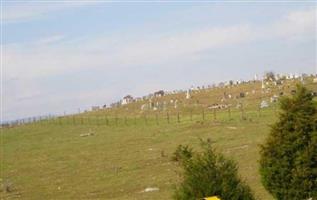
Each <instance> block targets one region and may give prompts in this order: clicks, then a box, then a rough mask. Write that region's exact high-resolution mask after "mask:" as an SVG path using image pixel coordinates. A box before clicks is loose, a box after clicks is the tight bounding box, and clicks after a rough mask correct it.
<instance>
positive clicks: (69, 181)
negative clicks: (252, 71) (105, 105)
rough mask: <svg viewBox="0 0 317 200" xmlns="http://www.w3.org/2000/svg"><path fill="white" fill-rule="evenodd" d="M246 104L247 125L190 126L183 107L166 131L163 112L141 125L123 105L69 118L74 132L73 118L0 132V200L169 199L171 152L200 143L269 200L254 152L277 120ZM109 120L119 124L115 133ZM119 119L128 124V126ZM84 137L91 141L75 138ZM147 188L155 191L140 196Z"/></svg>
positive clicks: (196, 119) (174, 168)
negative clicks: (227, 161) (227, 159)
mask: <svg viewBox="0 0 317 200" xmlns="http://www.w3.org/2000/svg"><path fill="white" fill-rule="evenodd" d="M313 86H314V85H313ZM243 87H247V86H243ZM250 87H255V86H254V85H251V86H250ZM234 89H235V90H238V89H237V88H234ZM240 89H241V88H240ZM246 90H250V88H247V89H246ZM221 93H222V91H221V90H219V91H218V92H216V94H218V95H221ZM199 95H201V96H200V97H196V98H201V99H206V100H204V101H206V102H207V99H208V98H212V97H215V94H214V93H213V92H206V94H205V96H206V97H205V96H204V95H203V94H199ZM208 95H209V97H208ZM164 98H166V99H168V98H175V97H164ZM252 98H253V97H251V96H250V97H248V98H246V99H245V100H244V101H245V105H248V107H246V110H245V112H246V113H245V115H246V120H242V119H241V113H240V112H239V110H234V109H233V110H232V113H231V119H230V118H229V116H228V112H227V111H223V112H218V113H217V116H216V117H217V119H216V120H214V116H213V113H212V112H208V111H206V114H205V120H204V121H203V120H202V116H201V112H200V111H201V110H199V109H200V108H199V109H198V108H197V109H196V110H195V112H194V114H193V119H192V120H191V119H190V117H189V115H188V112H187V111H186V107H185V106H184V107H182V109H180V111H181V118H180V119H181V120H180V123H178V122H177V118H176V112H175V111H174V113H173V111H172V110H170V113H171V118H170V123H167V120H166V115H165V113H163V112H161V113H160V114H159V115H158V116H159V118H158V123H157V121H156V113H154V112H152V113H151V112H147V113H146V114H147V115H148V119H147V123H145V121H144V118H143V115H144V113H140V112H139V110H137V108H138V107H137V106H136V105H128V106H126V107H124V108H118V109H111V110H107V111H100V112H89V113H85V114H82V115H78V116H75V117H77V118H76V119H77V121H75V123H74V124H73V123H72V118H69V119H66V118H63V119H62V122H63V123H62V125H60V124H59V123H58V122H56V121H55V122H54V121H52V122H40V123H33V124H28V125H22V126H19V127H14V128H6V129H2V130H1V140H2V141H3V144H4V145H3V147H1V151H2V155H3V157H1V170H2V172H1V177H0V178H1V183H2V184H3V185H6V184H8V183H10V185H11V186H10V189H11V190H12V191H10V192H7V191H5V189H3V188H2V189H1V191H0V196H1V199H171V197H172V194H173V187H174V186H175V184H177V183H178V182H179V181H181V176H180V172H181V170H180V168H179V166H178V165H177V164H176V163H174V162H172V161H171V157H172V154H173V152H174V151H175V149H176V147H177V146H178V145H179V144H190V145H192V146H194V147H198V143H199V138H203V139H206V138H210V139H211V140H212V141H213V144H214V146H215V147H216V148H217V150H218V151H219V152H222V153H224V154H225V155H226V156H227V157H230V158H232V159H234V160H235V161H237V162H238V165H239V173H240V176H241V177H242V178H243V179H244V180H245V181H246V182H247V183H248V184H249V185H250V186H251V188H252V189H253V191H254V192H255V195H256V197H257V198H258V199H263V200H270V199H272V197H271V196H270V195H269V194H268V193H267V192H266V191H265V190H264V188H263V186H262V184H261V182H260V177H259V173H258V160H259V144H261V143H263V141H264V139H265V138H266V136H267V135H268V133H269V126H268V125H269V124H272V123H274V122H275V121H276V119H277V118H276V116H277V115H276V110H275V107H272V106H271V107H270V108H268V109H265V110H263V111H262V112H261V115H259V113H258V110H257V109H256V106H254V105H256V104H258V103H259V101H257V102H255V100H252ZM254 99H258V97H254ZM185 103H186V102H184V104H185ZM139 104H142V103H139ZM190 105H191V104H190ZM203 105H205V104H203ZM133 106H134V107H133ZM202 107H203V106H202ZM126 108H129V109H126ZM247 108H249V109H247ZM113 114H116V115H117V116H119V119H120V120H119V122H118V125H115V123H114V118H111V116H112V117H113V116H114V115H113ZM104 115H107V116H109V122H110V123H109V125H106V123H105V122H106V121H105V118H101V116H104ZM96 116H100V118H99V121H98V122H97V121H95V122H94V121H93V120H92V122H91V123H83V124H81V123H80V119H81V117H91V118H92V119H97V120H98V118H95V117H96ZM123 116H126V117H128V120H127V123H125V122H124V121H123V119H124V118H123ZM134 116H135V117H136V119H135V118H134ZM87 119H88V118H87ZM66 120H68V121H66ZM67 122H68V123H67ZM87 132H92V133H94V135H91V136H87V137H81V136H80V135H81V134H85V133H87ZM147 187H158V188H159V189H160V190H159V191H156V192H142V191H143V190H144V189H145V188H147Z"/></svg>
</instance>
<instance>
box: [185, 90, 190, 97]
mask: <svg viewBox="0 0 317 200" xmlns="http://www.w3.org/2000/svg"><path fill="white" fill-rule="evenodd" d="M186 99H190V92H189V90H187V93H186Z"/></svg>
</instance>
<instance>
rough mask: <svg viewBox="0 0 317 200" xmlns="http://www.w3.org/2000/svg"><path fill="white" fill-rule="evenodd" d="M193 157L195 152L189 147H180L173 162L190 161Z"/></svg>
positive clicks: (174, 155)
mask: <svg viewBox="0 0 317 200" xmlns="http://www.w3.org/2000/svg"><path fill="white" fill-rule="evenodd" d="M192 156H193V150H192V148H190V147H189V146H188V145H186V146H183V145H178V147H177V148H176V151H175V152H174V154H173V157H172V161H183V160H188V159H190V158H191V157H192Z"/></svg>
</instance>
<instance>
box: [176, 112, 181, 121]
mask: <svg viewBox="0 0 317 200" xmlns="http://www.w3.org/2000/svg"><path fill="white" fill-rule="evenodd" d="M180 122H181V121H180V118H179V112H177V123H180Z"/></svg>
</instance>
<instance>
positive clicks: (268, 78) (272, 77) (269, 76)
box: [264, 71, 275, 81]
mask: <svg viewBox="0 0 317 200" xmlns="http://www.w3.org/2000/svg"><path fill="white" fill-rule="evenodd" d="M264 77H265V80H266V81H275V74H274V72H272V71H270V72H266V73H265V76H264Z"/></svg>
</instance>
